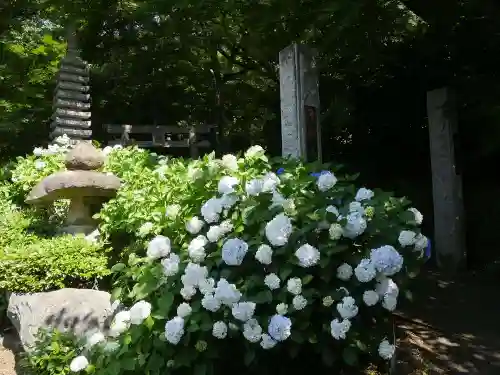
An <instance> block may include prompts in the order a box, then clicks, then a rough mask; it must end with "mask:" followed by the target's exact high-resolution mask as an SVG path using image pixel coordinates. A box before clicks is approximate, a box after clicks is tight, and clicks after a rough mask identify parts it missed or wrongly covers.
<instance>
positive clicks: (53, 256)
mask: <svg viewBox="0 0 500 375" xmlns="http://www.w3.org/2000/svg"><path fill="white" fill-rule="evenodd" d="M108 274H109V269H108V258H107V257H106V254H105V251H104V250H103V248H102V246H101V245H99V244H93V243H89V241H87V240H86V239H85V238H84V237H83V236H76V237H74V236H71V235H64V236H57V237H54V238H33V237H31V238H30V237H29V236H28V240H27V243H25V244H22V243H16V244H13V245H9V246H6V247H4V248H2V249H0V289H3V290H8V291H10V292H24V293H34V292H41V291H47V290H53V289H60V288H66V287H91V286H92V285H93V283H94V282H97V281H98V280H100V279H101V278H103V277H104V276H107V275H108Z"/></svg>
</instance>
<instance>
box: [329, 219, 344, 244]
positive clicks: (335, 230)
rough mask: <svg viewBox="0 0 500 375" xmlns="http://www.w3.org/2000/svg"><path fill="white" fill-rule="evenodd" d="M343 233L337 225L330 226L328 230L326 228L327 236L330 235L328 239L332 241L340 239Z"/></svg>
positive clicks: (340, 226)
mask: <svg viewBox="0 0 500 375" xmlns="http://www.w3.org/2000/svg"><path fill="white" fill-rule="evenodd" d="M343 233H344V230H343V228H342V225H340V224H339V223H334V224H332V225H330V228H328V234H329V235H330V239H331V240H333V241H336V240H338V239H339V238H340V237H342V234H343Z"/></svg>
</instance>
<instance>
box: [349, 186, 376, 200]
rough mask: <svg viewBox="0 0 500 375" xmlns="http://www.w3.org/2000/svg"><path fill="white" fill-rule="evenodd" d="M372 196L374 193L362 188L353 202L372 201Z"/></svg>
mask: <svg viewBox="0 0 500 375" xmlns="http://www.w3.org/2000/svg"><path fill="white" fill-rule="evenodd" d="M374 195H375V193H374V192H373V191H372V190H370V189H366V188H364V187H362V188H360V189H359V190H358V192H357V193H356V196H355V197H354V200H356V201H358V202H361V201H366V200H369V199H372V198H373V196H374Z"/></svg>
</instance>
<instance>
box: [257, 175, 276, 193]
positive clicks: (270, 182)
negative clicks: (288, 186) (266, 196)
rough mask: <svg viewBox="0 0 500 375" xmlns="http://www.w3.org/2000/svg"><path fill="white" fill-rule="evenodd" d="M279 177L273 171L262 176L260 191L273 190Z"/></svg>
mask: <svg viewBox="0 0 500 375" xmlns="http://www.w3.org/2000/svg"><path fill="white" fill-rule="evenodd" d="M280 182H281V181H280V178H279V177H278V176H277V175H276V173H274V172H268V173H266V175H265V176H264V177H263V178H262V192H263V193H268V192H274V191H275V189H276V188H277V186H278V185H279V183H280Z"/></svg>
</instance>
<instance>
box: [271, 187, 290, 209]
mask: <svg viewBox="0 0 500 375" xmlns="http://www.w3.org/2000/svg"><path fill="white" fill-rule="evenodd" d="M271 202H272V204H271V207H270V208H274V207H279V206H283V205H285V204H286V203H285V202H286V199H285V197H284V196H283V195H281V194H280V193H279V192H278V191H276V190H274V191H273V197H272V198H271Z"/></svg>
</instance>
